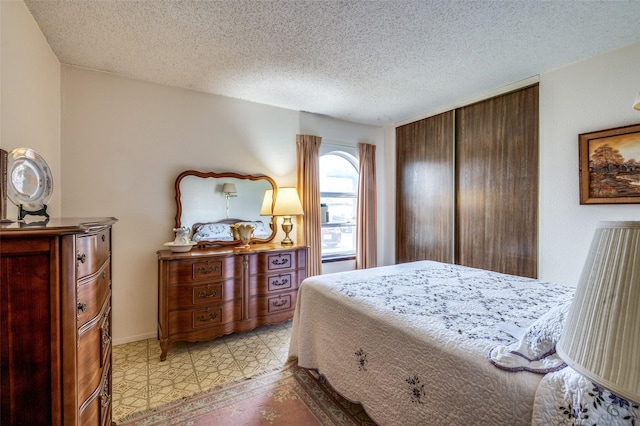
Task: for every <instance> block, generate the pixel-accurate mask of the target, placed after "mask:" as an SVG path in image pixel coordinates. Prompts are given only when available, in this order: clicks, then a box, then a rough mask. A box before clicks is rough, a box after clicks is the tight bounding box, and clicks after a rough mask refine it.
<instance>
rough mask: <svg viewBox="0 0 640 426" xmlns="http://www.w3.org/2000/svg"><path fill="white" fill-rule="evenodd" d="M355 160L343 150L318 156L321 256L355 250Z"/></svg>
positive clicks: (338, 256)
mask: <svg viewBox="0 0 640 426" xmlns="http://www.w3.org/2000/svg"><path fill="white" fill-rule="evenodd" d="M357 194H358V160H357V159H356V157H355V156H354V155H352V154H350V153H347V152H344V151H330V152H328V153H326V154H323V155H321V156H320V222H321V225H320V226H321V236H320V237H321V242H322V249H321V252H322V260H323V261H330V260H338V259H344V258H350V257H353V256H355V254H356V208H357Z"/></svg>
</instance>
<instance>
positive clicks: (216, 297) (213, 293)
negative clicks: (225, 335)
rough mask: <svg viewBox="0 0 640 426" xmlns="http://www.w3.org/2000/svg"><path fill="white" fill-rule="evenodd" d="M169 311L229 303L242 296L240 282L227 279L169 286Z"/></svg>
mask: <svg viewBox="0 0 640 426" xmlns="http://www.w3.org/2000/svg"><path fill="white" fill-rule="evenodd" d="M167 292H168V296H169V309H170V310H173V309H182V308H187V309H188V308H191V307H194V306H198V305H210V304H212V303H220V302H225V301H230V300H233V299H236V298H238V297H241V296H242V281H241V280H240V279H228V280H226V281H217V282H210V283H201V284H179V285H172V286H169V288H168V289H167Z"/></svg>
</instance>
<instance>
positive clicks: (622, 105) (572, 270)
mask: <svg viewBox="0 0 640 426" xmlns="http://www.w3.org/2000/svg"><path fill="white" fill-rule="evenodd" d="M639 70H640V43H636V44H634V45H631V46H628V47H626V48H622V49H618V50H614V51H611V52H608V53H605V54H603V55H599V56H596V57H594V58H591V59H588V60H585V61H581V62H578V63H575V64H572V65H569V66H567V67H564V68H561V69H557V70H554V71H551V72H547V73H544V74H542V75H541V76H540V226H539V229H540V239H539V261H540V267H539V277H540V278H541V279H544V280H550V281H557V282H560V283H564V284H568V285H576V284H577V281H578V279H579V277H580V273H581V271H582V267H583V264H584V261H585V259H586V256H587V251H588V248H589V245H590V244H591V238H592V237H593V233H594V230H595V226H596V224H597V223H598V221H601V220H640V205H638V204H635V205H580V199H579V192H578V186H579V179H578V135H579V134H580V133H588V132H593V131H597V130H603V129H608V128H613V127H620V126H625V125H630V124H637V123H640V112H638V111H635V110H633V109H632V108H631V104H632V103H633V100H634V98H635V95H636V94H637V93H638V89H640V72H639Z"/></svg>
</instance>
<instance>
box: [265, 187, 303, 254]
mask: <svg viewBox="0 0 640 426" xmlns="http://www.w3.org/2000/svg"><path fill="white" fill-rule="evenodd" d="M303 214H304V212H303V211H302V204H300V198H299V197H298V191H297V190H296V188H278V191H277V192H276V203H275V205H274V206H273V215H274V216H282V230H283V231H284V233H285V238H284V240H282V241H281V242H280V244H282V245H292V244H293V241H292V240H291V238H290V237H289V233H290V232H291V230H292V229H293V223H292V222H291V216H302V215H303Z"/></svg>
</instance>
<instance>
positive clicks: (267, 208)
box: [260, 189, 273, 216]
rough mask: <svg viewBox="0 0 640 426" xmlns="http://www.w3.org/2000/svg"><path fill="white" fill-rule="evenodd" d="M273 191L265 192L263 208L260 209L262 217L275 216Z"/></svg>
mask: <svg viewBox="0 0 640 426" xmlns="http://www.w3.org/2000/svg"><path fill="white" fill-rule="evenodd" d="M272 208H273V189H267V190H266V191H264V198H263V199H262V207H260V216H271V215H272V214H273V211H272Z"/></svg>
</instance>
